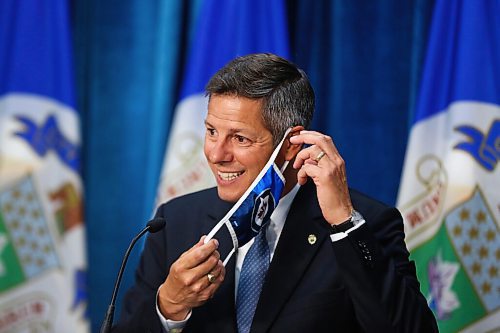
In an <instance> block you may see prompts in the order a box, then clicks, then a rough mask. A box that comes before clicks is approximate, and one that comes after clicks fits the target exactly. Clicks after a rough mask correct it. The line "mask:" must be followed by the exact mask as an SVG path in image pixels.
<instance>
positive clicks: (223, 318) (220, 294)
mask: <svg viewBox="0 0 500 333" xmlns="http://www.w3.org/2000/svg"><path fill="white" fill-rule="evenodd" d="M216 196H217V195H216ZM232 205H233V204H231V203H227V202H224V201H222V200H220V199H218V196H217V202H216V203H215V204H214V205H213V206H212V207H211V208H210V211H209V213H208V219H209V221H210V223H205V226H206V228H207V229H206V230H204V233H205V234H207V233H208V232H209V231H210V230H212V228H213V227H214V226H215V225H216V224H217V223H218V222H219V221H220V220H221V219H222V218H223V217H224V215H225V214H226V213H227V212H228V211H229V209H231V207H232ZM214 238H216V239H217V240H218V241H219V249H218V250H219V253H220V255H221V260H224V259H225V257H226V255H227V254H229V252H230V251H231V250H232V249H233V242H232V240H231V235H230V234H229V231H228V230H227V228H226V227H224V226H223V227H222V228H221V229H220V230H219V231H218V232H217V234H215V237H214ZM235 263H236V261H235V255H233V257H232V258H231V259H230V260H229V262H228V263H227V265H226V277H225V279H224V282H223V283H222V284H221V286H220V287H219V289H218V290H217V291H216V293H215V295H214V297H213V298H212V299H211V300H210V301H209V303H207V307H206V308H207V310H209V318H210V319H209V321H210V324H208V323H207V327H208V326H211V328H210V331H211V332H212V331H213V332H236V310H235V304H234V298H235V294H234V289H235V281H234V271H235Z"/></svg>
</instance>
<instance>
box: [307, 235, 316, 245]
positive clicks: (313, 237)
mask: <svg viewBox="0 0 500 333" xmlns="http://www.w3.org/2000/svg"><path fill="white" fill-rule="evenodd" d="M307 241H308V242H309V244H311V245H314V243H316V235H314V234H310V235H309V236H308V237H307Z"/></svg>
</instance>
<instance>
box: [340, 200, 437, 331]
mask: <svg viewBox="0 0 500 333" xmlns="http://www.w3.org/2000/svg"><path fill="white" fill-rule="evenodd" d="M361 214H362V215H363V216H364V218H365V220H366V222H367V223H365V224H364V225H363V226H361V227H360V228H358V229H356V230H354V231H353V232H351V233H349V236H348V237H346V238H343V239H341V240H339V241H336V242H332V246H333V248H334V253H335V258H336V261H337V262H338V264H339V267H340V270H341V272H342V273H341V274H342V276H343V278H344V280H345V284H346V286H347V288H348V291H349V294H350V297H351V300H352V302H353V305H354V309H355V313H356V317H357V320H358V322H359V324H360V326H361V327H362V328H363V330H364V331H366V332H438V328H437V324H436V320H435V318H434V315H433V313H432V312H431V310H430V309H429V307H428V306H427V301H426V299H425V298H424V296H423V295H422V294H421V292H420V284H419V282H418V280H417V277H416V270H415V264H414V263H413V262H412V261H409V259H408V257H409V253H408V251H407V249H406V245H405V243H404V231H403V220H402V217H401V214H400V213H399V211H398V210H397V209H395V208H384V209H381V210H378V211H377V212H375V213H373V212H371V211H370V212H366V213H364V212H361Z"/></svg>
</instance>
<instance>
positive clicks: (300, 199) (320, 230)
mask: <svg viewBox="0 0 500 333" xmlns="http://www.w3.org/2000/svg"><path fill="white" fill-rule="evenodd" d="M329 234H330V232H329V229H328V228H327V224H326V222H325V221H324V219H323V216H322V214H321V210H320V208H319V205H318V203H317V199H316V187H315V186H314V184H312V182H311V181H309V182H308V183H307V184H306V185H304V186H303V187H302V188H301V189H300V190H299V192H298V193H297V196H296V197H295V199H294V201H293V203H292V207H291V209H290V212H289V213H288V217H287V219H286V222H285V225H284V227H283V231H282V233H281V236H280V239H279V241H278V245H277V247H276V250H275V252H274V257H273V260H272V262H271V265H270V267H269V271H268V273H267V276H266V281H265V282H264V286H263V287H262V292H261V295H260V299H259V303H258V305H257V309H256V311H255V316H254V320H253V324H252V329H251V332H266V331H267V330H268V329H269V327H270V326H271V325H272V323H273V322H274V320H275V318H276V317H277V316H278V314H279V312H280V310H281V309H282V307H283V305H284V304H285V303H286V302H287V300H288V299H289V298H290V296H291V294H292V292H293V290H294V289H295V287H296V285H297V284H298V283H299V280H300V278H301V277H302V275H303V273H304V271H305V270H306V268H307V266H308V265H309V262H310V261H311V260H312V259H313V258H314V256H315V254H316V253H317V251H318V249H319V248H320V245H321V244H322V243H323V242H324V241H326V240H327V239H328V236H329ZM309 235H314V236H315V237H316V241H315V242H313V241H312V240H311V242H310V241H309V240H310V239H309ZM311 243H313V244H311Z"/></svg>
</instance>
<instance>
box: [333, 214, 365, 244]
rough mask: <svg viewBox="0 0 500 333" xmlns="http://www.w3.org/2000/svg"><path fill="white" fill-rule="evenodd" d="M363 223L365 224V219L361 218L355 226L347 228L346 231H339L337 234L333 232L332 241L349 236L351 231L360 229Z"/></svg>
mask: <svg viewBox="0 0 500 333" xmlns="http://www.w3.org/2000/svg"><path fill="white" fill-rule="evenodd" d="M363 224H365V219H361V220H359V221H358V222H357V223H356V224H355V225H354V227H352V228H350V229H347V230H346V231H344V232H337V233H335V234H331V235H330V239H331V240H332V242H336V241H339V240H341V239H344V238H346V237H347V236H349V233H350V232H352V231H354V230H356V229H358V228H359V227H361V226H362V225H363Z"/></svg>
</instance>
